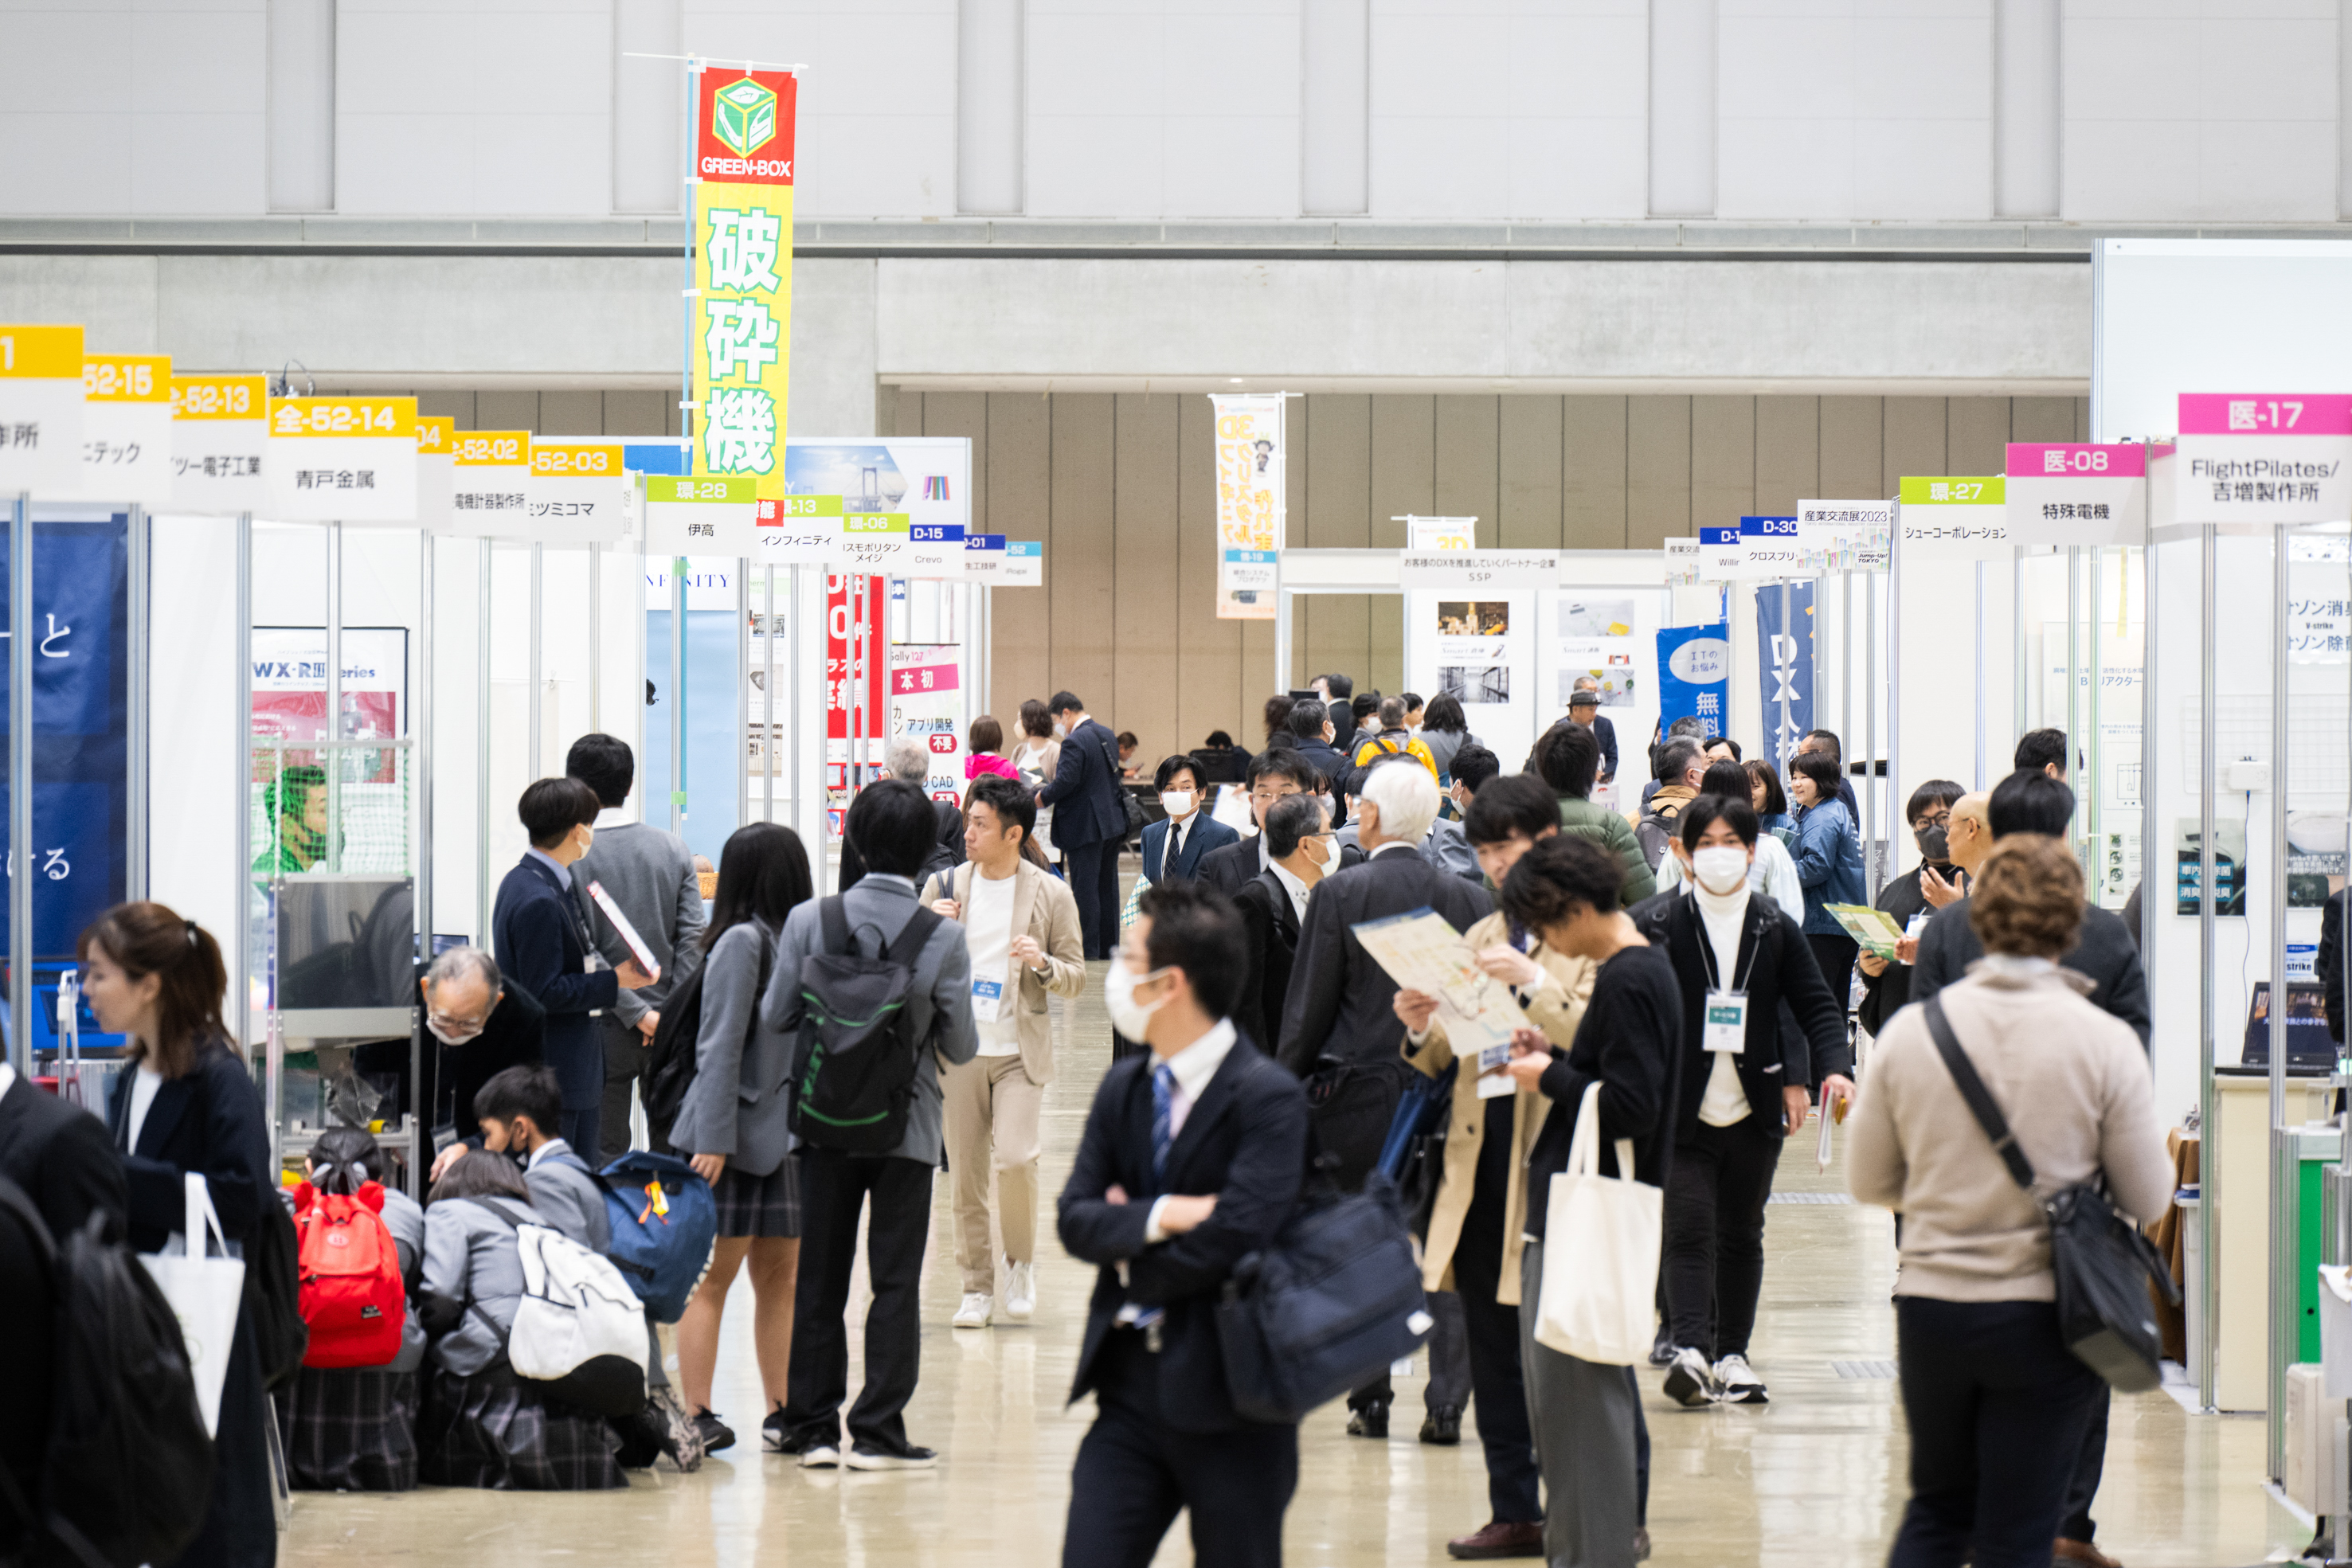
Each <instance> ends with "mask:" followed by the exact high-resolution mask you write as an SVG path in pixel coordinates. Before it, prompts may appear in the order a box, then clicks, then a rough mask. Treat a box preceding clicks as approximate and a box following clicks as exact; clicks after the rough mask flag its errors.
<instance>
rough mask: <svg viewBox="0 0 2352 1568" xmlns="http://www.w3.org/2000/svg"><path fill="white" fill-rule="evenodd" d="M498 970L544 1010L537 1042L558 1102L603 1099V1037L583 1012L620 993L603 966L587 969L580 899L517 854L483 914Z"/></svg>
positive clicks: (584, 1105) (576, 1106)
mask: <svg viewBox="0 0 2352 1568" xmlns="http://www.w3.org/2000/svg"><path fill="white" fill-rule="evenodd" d="M490 940H491V942H492V943H493V944H494V945H495V947H496V950H497V952H498V956H499V973H501V974H504V975H511V976H512V977H514V978H515V979H516V980H517V981H519V982H520V983H521V986H522V988H523V989H524V990H527V991H529V992H530V994H531V995H532V997H534V998H537V999H538V1002H539V1005H540V1006H541V1008H542V1009H545V1010H546V1014H547V1022H546V1026H545V1030H544V1035H543V1040H542V1045H541V1050H542V1051H544V1053H545V1056H546V1060H547V1064H548V1065H549V1066H550V1067H552V1068H553V1069H555V1078H556V1082H558V1083H560V1084H562V1087H563V1108H564V1109H565V1110H567V1111H585V1110H587V1109H589V1108H590V1107H592V1106H595V1105H599V1104H602V1103H604V1041H602V1040H599V1039H598V1038H597V1036H596V1026H595V1023H594V1022H593V1020H592V1019H590V1017H589V1014H590V1013H592V1012H593V1011H595V1010H596V1009H599V1008H609V1007H611V1006H612V1005H613V1002H614V998H617V997H618V996H619V995H620V994H621V981H620V977H619V976H617V975H615V974H614V972H613V971H612V970H610V969H599V970H597V971H596V972H595V973H594V974H593V975H592V974H589V973H587V972H586V967H585V966H586V964H587V962H588V954H589V951H590V949H589V946H588V933H587V929H586V927H585V926H584V925H583V924H582V922H581V919H580V906H579V905H578V904H575V903H573V902H572V895H571V894H569V893H567V892H565V891H564V890H563V888H562V886H560V885H558V883H556V880H555V873H552V872H551V871H549V870H548V869H547V867H545V866H543V865H541V863H540V862H538V861H536V860H533V859H532V858H531V857H530V856H529V855H525V856H523V858H522V860H521V862H520V863H519V864H517V865H516V867H515V868H514V870H512V871H510V872H509V873H507V877H506V880H505V881H504V882H502V883H499V901H498V904H496V905H495V906H494V907H493V909H492V911H491V914H490Z"/></svg>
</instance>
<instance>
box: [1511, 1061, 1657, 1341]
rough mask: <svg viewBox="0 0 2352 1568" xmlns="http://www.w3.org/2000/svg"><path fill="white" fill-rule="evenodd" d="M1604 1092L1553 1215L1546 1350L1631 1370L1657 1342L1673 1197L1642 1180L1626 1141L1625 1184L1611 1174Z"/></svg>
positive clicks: (1575, 1148) (1540, 1323) (1573, 1142)
mask: <svg viewBox="0 0 2352 1568" xmlns="http://www.w3.org/2000/svg"><path fill="white" fill-rule="evenodd" d="M1600 1095H1601V1085H1599V1084H1598V1083H1595V1084H1593V1085H1592V1086H1591V1087H1590V1088H1588V1089H1586V1090H1585V1092H1584V1103H1582V1104H1581V1105H1580V1106H1578V1107H1577V1112H1576V1135H1575V1136H1574V1137H1573V1138H1571V1139H1570V1141H1569V1145H1568V1168H1567V1169H1566V1170H1564V1171H1562V1172H1560V1173H1559V1175H1558V1176H1554V1177H1552V1178H1551V1197H1550V1200H1549V1207H1546V1209H1545V1210H1544V1257H1543V1286H1542V1290H1543V1298H1542V1300H1541V1301H1539V1302H1538V1307H1537V1313H1536V1343H1538V1344H1540V1345H1544V1346H1546V1347H1548V1348H1549V1349H1552V1350H1556V1351H1559V1353H1560V1354H1563V1355H1572V1356H1574V1357H1576V1358H1577V1359H1578V1360H1579V1361H1590V1362H1593V1363H1595V1364H1599V1365H1601V1366H1631V1365H1633V1364H1634V1363H1635V1362H1638V1361H1640V1360H1642V1359H1643V1357H1645V1356H1647V1355H1648V1354H1650V1343H1651V1341H1652V1340H1653V1339H1654V1338H1655V1336H1656V1333H1657V1306H1656V1301H1657V1287H1658V1240H1659V1237H1660V1235H1661V1233H1662V1230H1663V1227H1664V1212H1665V1194H1664V1193H1663V1192H1661V1191H1659V1190H1658V1189H1657V1188H1656V1187H1654V1186H1649V1185H1648V1184H1647V1183H1645V1182H1639V1181H1635V1180H1634V1179H1633V1141H1632V1140H1631V1139H1628V1138H1620V1139H1618V1140H1617V1168H1618V1170H1619V1171H1621V1172H1622V1173H1623V1174H1622V1176H1602V1175H1601V1100H1600Z"/></svg>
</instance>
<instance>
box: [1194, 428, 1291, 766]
mask: <svg viewBox="0 0 2352 1568" xmlns="http://www.w3.org/2000/svg"><path fill="white" fill-rule="evenodd" d="M1175 402H1176V450H1175V452H1174V454H1173V462H1174V470H1173V472H1172V474H1171V483H1172V484H1173V485H1174V486H1175V489H1176V576H1175V588H1176V592H1175V596H1174V607H1175V612H1176V702H1175V705H1174V709H1173V715H1172V716H1173V719H1174V723H1175V726H1176V729H1175V734H1174V736H1173V737H1172V738H1171V744H1170V747H1169V749H1170V750H1171V751H1189V750H1191V749H1192V747H1196V746H1198V745H1200V744H1201V742H1202V740H1203V739H1204V738H1206V737H1207V736H1208V733H1209V732H1210V731H1211V730H1213V729H1223V730H1225V731H1227V732H1228V733H1230V734H1231V735H1232V736H1233V737H1234V739H1235V740H1236V741H1238V742H1239V743H1240V744H1242V745H1244V746H1247V747H1253V748H1255V746H1256V745H1257V736H1256V734H1255V731H1253V730H1251V729H1249V728H1248V727H1245V726H1244V723H1243V721H1244V719H1245V718H1246V717H1247V716H1248V712H1247V710H1248V709H1250V708H1252V707H1254V706H1255V703H1254V702H1252V701H1250V700H1248V699H1246V698H1245V697H1244V690H1247V691H1250V692H1260V693H1261V694H1262V688H1263V687H1264V686H1265V685H1266V684H1267V683H1269V682H1270V681H1271V680H1272V678H1273V674H1274V670H1273V667H1272V665H1271V664H1270V663H1269V662H1267V661H1265V660H1261V661H1260V663H1259V665H1258V670H1257V677H1258V678H1257V682H1256V684H1255V685H1248V686H1246V687H1245V686H1244V680H1243V676H1244V664H1243V651H1242V641H1243V632H1244V628H1245V627H1247V626H1250V625H1254V624H1255V622H1244V621H1220V620H1218V619H1217V496H1216V488H1217V482H1216V469H1215V458H1214V456H1213V455H1212V450H1211V448H1212V442H1213V436H1214V434H1215V413H1214V410H1213V408H1212V406H1211V404H1210V402H1209V400H1208V399H1207V398H1206V397H1204V396H1201V395H1198V394H1192V395H1186V396H1181V397H1178V398H1177V399H1176V400H1175ZM1288 412H1289V413H1296V412H1297V408H1296V403H1295V402H1294V404H1293V407H1292V409H1291V410H1289V411H1288ZM1287 435H1288V432H1287V431H1286V432H1285V436H1286V438H1287ZM1164 591H1165V590H1164V588H1163V592H1164ZM1266 624H1267V626H1268V628H1269V635H1268V637H1267V639H1266V648H1267V650H1268V651H1269V653H1270V652H1271V650H1272V648H1273V645H1274V643H1273V638H1272V636H1271V626H1272V622H1267V623H1266ZM1163 706H1165V705H1163Z"/></svg>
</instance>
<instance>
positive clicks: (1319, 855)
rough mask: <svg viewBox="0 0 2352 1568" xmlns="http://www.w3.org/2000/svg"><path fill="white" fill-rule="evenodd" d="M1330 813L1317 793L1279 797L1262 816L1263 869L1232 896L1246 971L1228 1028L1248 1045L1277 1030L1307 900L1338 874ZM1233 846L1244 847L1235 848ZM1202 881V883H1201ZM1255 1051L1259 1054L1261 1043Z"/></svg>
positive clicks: (1268, 1036) (1271, 1034) (1274, 1033)
mask: <svg viewBox="0 0 2352 1568" xmlns="http://www.w3.org/2000/svg"><path fill="white" fill-rule="evenodd" d="M1328 810H1329V808H1328V805H1327V804H1326V803H1325V801H1324V800H1323V798H1322V797H1321V796H1319V795H1307V794H1294V795H1285V796H1283V797H1281V798H1280V799H1279V800H1276V801H1275V802H1274V803H1273V805H1272V806H1271V807H1269V808H1268V809H1267V810H1266V813H1265V828H1264V831H1261V832H1260V833H1259V834H1258V843H1259V844H1260V846H1262V847H1263V849H1264V852H1265V862H1266V863H1265V870H1264V871H1261V872H1259V873H1257V875H1255V876H1254V877H1251V878H1250V879H1249V880H1248V881H1246V882H1244V883H1242V885H1241V890H1240V891H1239V892H1237V893H1235V894H1234V908H1235V909H1236V910H1238V911H1240V912H1241V917H1242V927H1243V929H1244V931H1245V932H1247V933H1248V936H1249V942H1248V952H1249V973H1248V974H1247V975H1246V976H1245V977H1244V978H1243V981H1242V992H1241V999H1240V1000H1239V1001H1237V1002H1235V1003H1234V1028H1236V1029H1238V1030H1241V1031H1242V1038H1243V1039H1244V1040H1248V1041H1249V1042H1250V1043H1251V1044H1253V1045H1259V1044H1260V1042H1261V1041H1266V1040H1274V1039H1275V1038H1276V1034H1277V1033H1278V1031H1279V1030H1281V1028H1282V1003H1283V998H1285V997H1286V996H1287V995H1288V994H1289V991H1290V970H1291V966H1292V964H1293V963H1294V962H1295V961H1296V959H1297V956H1298V930H1299V925H1300V923H1301V922H1302V921H1304V920H1305V919H1306V918H1307V894H1310V893H1312V892H1314V891H1315V888H1316V886H1317V884H1318V883H1320V882H1322V880H1323V879H1324V878H1325V877H1326V876H1328V875H1329V874H1330V873H1333V872H1335V871H1338V870H1339V844H1338V842H1337V841H1336V840H1335V839H1334V838H1333V837H1332V833H1331V829H1330V826H1329V824H1328V821H1327V812H1328ZM1235 847H1236V848H1247V847H1248V846H1246V845H1237V846H1235ZM1203 880H1205V879H1203ZM1260 1049H1264V1047H1263V1046H1262V1045H1261V1046H1260Z"/></svg>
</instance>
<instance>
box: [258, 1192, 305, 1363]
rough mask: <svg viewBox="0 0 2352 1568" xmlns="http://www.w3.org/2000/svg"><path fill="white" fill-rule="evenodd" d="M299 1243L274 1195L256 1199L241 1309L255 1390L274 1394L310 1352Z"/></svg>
mask: <svg viewBox="0 0 2352 1568" xmlns="http://www.w3.org/2000/svg"><path fill="white" fill-rule="evenodd" d="M301 1250H302V1239H301V1237H300V1236H299V1235H298V1234H296V1232H295V1229H294V1216H293V1214H292V1213H291V1212H290V1211H289V1210H288V1208H287V1207H286V1200H285V1199H284V1197H281V1196H280V1195H279V1194H278V1193H276V1192H271V1191H265V1192H263V1193H262V1195H261V1228H260V1230H259V1231H258V1232H257V1234H256V1235H255V1237H254V1239H253V1240H252V1241H251V1242H249V1243H248V1244H247V1247H246V1249H245V1311H246V1314H247V1317H248V1318H249V1319H250V1320H251V1322H252V1323H253V1352H254V1360H255V1362H256V1364H257V1365H259V1367H260V1368H261V1386H262V1387H263V1388H264V1389H266V1390H268V1391H271V1392H275V1391H276V1390H278V1389H280V1388H283V1387H285V1386H286V1385H288V1384H289V1383H291V1382H293V1381H294V1378H295V1376H296V1375H297V1374H299V1372H300V1371H301V1370H302V1356H303V1354H304V1353H305V1352H307V1351H308V1350H309V1349H310V1325H309V1324H307V1323H305V1322H303V1321H302V1266H301V1257H300V1255H301Z"/></svg>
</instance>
